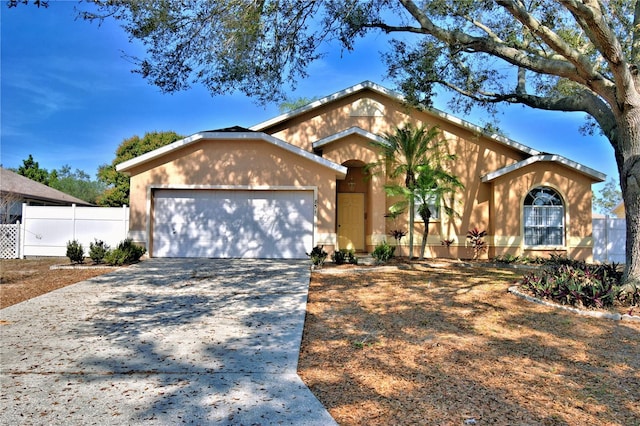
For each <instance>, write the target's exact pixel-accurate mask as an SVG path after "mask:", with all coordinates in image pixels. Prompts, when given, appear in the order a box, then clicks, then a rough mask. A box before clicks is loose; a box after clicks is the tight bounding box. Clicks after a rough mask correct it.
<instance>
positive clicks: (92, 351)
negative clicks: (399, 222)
mask: <svg viewBox="0 0 640 426" xmlns="http://www.w3.org/2000/svg"><path fill="white" fill-rule="evenodd" d="M308 285H309V267H308V262H304V261H276V260H220V259H215V260H214V259H150V260H147V261H144V262H142V263H140V264H138V265H134V266H132V267H129V268H127V269H122V270H119V271H116V272H113V273H110V274H106V275H102V276H100V277H96V278H93V279H91V280H88V281H85V282H82V283H78V284H76V285H73V286H69V287H66V288H64V289H61V290H58V291H55V292H52V293H49V294H47V295H44V296H41V297H38V298H36V299H32V300H30V301H27V302H23V303H20V304H18V305H14V306H12V307H9V308H6V309H4V310H2V311H0V319H1V320H2V324H3V325H1V326H0V332H1V333H2V334H1V340H2V346H1V349H0V357H1V362H2V375H1V378H0V380H1V386H2V396H1V397H0V403H1V404H0V409H1V414H0V420H1V421H2V423H3V424H24V423H33V424H92V423H96V424H135V423H145V424H176V423H194V424H203V423H215V424H247V425H251V424H309V425H312V424H318V425H326V424H335V422H334V421H333V419H332V418H331V417H330V415H329V414H328V412H327V411H326V410H325V409H324V407H322V405H321V404H320V403H319V402H318V400H317V399H316V398H315V397H314V396H313V394H312V393H311V392H310V391H309V390H308V388H307V387H306V386H305V385H304V384H303V383H302V381H301V380H300V378H299V377H298V375H297V373H296V368H297V362H298V352H299V348H300V341H301V338H302V330H303V325H304V317H305V308H306V300H307V292H308Z"/></svg>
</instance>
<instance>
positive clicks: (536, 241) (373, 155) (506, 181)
mask: <svg viewBox="0 0 640 426" xmlns="http://www.w3.org/2000/svg"><path fill="white" fill-rule="evenodd" d="M408 122H411V123H413V124H415V125H422V124H426V125H429V126H438V127H439V128H440V129H441V131H442V134H443V137H444V138H445V139H446V141H447V142H448V144H449V149H450V151H451V152H454V153H455V154H456V155H457V160H456V161H455V162H454V164H453V166H452V170H451V172H452V173H453V174H455V175H456V176H458V177H459V179H460V180H461V181H462V183H463V184H464V189H463V190H460V191H458V192H457V193H456V196H455V198H456V211H457V213H458V214H457V215H456V216H454V217H448V216H446V215H443V214H438V215H437V216H438V217H437V218H436V219H435V220H433V221H432V223H431V224H430V232H429V238H428V241H427V244H428V251H427V256H442V257H455V258H469V257H471V256H472V254H473V253H472V251H471V248H470V247H469V245H468V242H467V240H466V234H467V231H468V230H469V229H471V228H474V227H476V228H478V229H481V230H486V231H487V237H486V238H485V241H486V243H487V244H488V248H489V249H488V250H487V252H486V253H485V254H484V256H488V257H494V256H497V255H504V254H507V253H509V254H514V255H522V254H524V255H527V256H546V255H547V254H548V253H550V252H555V253H564V254H567V255H569V256H571V257H574V258H579V259H591V258H592V244H593V242H592V232H591V198H592V191H591V185H592V184H593V183H595V182H601V181H603V180H604V179H605V175H604V174H602V173H600V172H597V171H595V170H593V169H590V168H588V167H585V166H583V165H581V164H578V163H576V162H574V161H571V160H569V159H567V158H564V157H562V156H559V155H554V154H547V153H542V152H538V151H536V150H535V149H533V148H529V147H527V146H525V145H522V144H520V143H518V142H515V141H513V140H510V139H508V138H505V137H502V136H498V135H494V134H493V135H492V134H487V133H485V132H484V131H483V130H482V129H481V128H480V127H477V126H475V125H472V124H470V123H467V122H465V121H463V120H461V119H459V118H456V117H453V116H451V115H449V114H447V113H444V112H442V111H438V110H435V109H432V108H426V109H420V110H418V109H415V108H411V107H409V106H407V105H406V103H405V102H404V101H403V97H402V96H401V95H399V94H398V93H395V92H392V91H390V90H388V89H386V88H384V87H381V86H379V85H377V84H374V83H371V82H364V83H361V84H358V85H356V86H353V87H350V88H348V89H345V90H342V91H340V92H337V93H334V94H332V95H329V96H327V97H325V98H322V99H320V100H317V101H315V102H312V103H310V104H309V105H307V106H305V107H302V108H299V109H296V110H294V111H292V112H289V113H286V114H282V115H280V116H278V117H275V118H273V119H271V120H268V121H265V122H263V123H260V124H257V125H255V126H253V127H252V128H250V129H243V128H239V127H233V128H228V129H221V130H218V131H206V132H201V133H196V134H194V135H192V136H189V137H187V138H185V139H182V140H179V141H176V142H174V143H172V144H170V145H167V146H164V147H162V148H159V149H156V150H154V151H152V152H149V153H146V154H144V155H141V156H139V157H136V158H134V159H131V160H129V161H126V162H123V163H121V164H119V165H118V166H117V169H118V170H119V171H122V172H125V173H127V174H129V175H130V177H131V199H130V206H131V217H130V234H129V235H130V237H131V238H132V239H133V240H134V241H135V242H137V243H140V244H144V245H145V246H146V247H147V250H148V254H149V255H150V256H152V257H239V258H240V257H256V258H304V257H306V255H305V253H306V252H309V251H310V250H311V248H312V247H314V246H316V245H321V246H324V249H325V250H326V251H328V252H329V253H331V252H332V251H333V250H336V249H342V248H346V249H354V250H356V251H360V252H371V251H373V249H374V247H375V246H376V244H378V243H380V242H381V241H383V240H387V241H388V242H389V243H390V244H394V243H395V241H394V239H393V238H392V237H390V235H389V232H390V231H392V230H393V229H395V228H394V227H397V226H398V224H397V223H395V224H394V223H392V222H391V221H390V220H389V219H388V218H387V217H385V215H386V214H387V213H388V207H389V206H390V205H391V202H392V200H389V199H388V198H387V196H386V195H385V191H384V188H383V186H384V184H385V177H384V176H380V175H368V174H367V173H366V169H365V165H366V164H368V163H372V162H374V161H376V160H378V158H379V152H377V151H376V150H375V149H374V148H373V147H372V144H371V141H374V140H382V136H381V135H384V134H385V133H393V131H394V130H395V128H396V127H398V126H402V125H404V124H406V123H408ZM406 223H407V222H406V221H404V222H403V223H402V224H401V226H404V229H405V230H406V226H407V225H406ZM422 227H423V224H422V223H420V222H417V223H416V233H415V234H416V241H415V243H416V246H419V244H420V242H421V240H420V236H421V235H422ZM407 240H408V238H406V237H405V238H404V239H403V240H401V244H402V245H403V247H401V248H400V250H399V252H400V253H399V254H402V255H405V256H406V255H408V249H407V247H406V244H407ZM443 240H453V243H452V244H451V246H450V247H446V246H444V245H442V244H441V242H442V241H443ZM417 248H418V247H416V251H415V252H414V255H417V254H418V253H417Z"/></svg>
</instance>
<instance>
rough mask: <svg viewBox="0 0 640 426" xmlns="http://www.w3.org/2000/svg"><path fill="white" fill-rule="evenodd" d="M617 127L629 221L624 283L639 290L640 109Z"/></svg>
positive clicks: (623, 195)
mask: <svg viewBox="0 0 640 426" xmlns="http://www.w3.org/2000/svg"><path fill="white" fill-rule="evenodd" d="M617 127H618V129H619V135H618V140H617V141H615V142H617V143H613V145H614V148H615V151H616V161H617V164H618V171H619V173H620V187H621V189H622V198H623V200H624V207H625V215H626V220H627V245H626V266H625V270H624V276H623V283H624V284H626V285H627V289H628V290H631V289H633V288H634V287H635V288H640V108H631V109H630V111H629V112H627V113H626V114H623V115H622V116H621V117H620V118H619V119H618V126H617ZM612 142H614V141H612Z"/></svg>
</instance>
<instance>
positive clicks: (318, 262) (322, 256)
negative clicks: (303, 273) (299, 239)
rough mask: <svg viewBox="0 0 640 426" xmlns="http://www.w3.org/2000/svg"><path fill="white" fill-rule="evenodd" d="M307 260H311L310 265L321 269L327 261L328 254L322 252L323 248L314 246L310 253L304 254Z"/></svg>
mask: <svg viewBox="0 0 640 426" xmlns="http://www.w3.org/2000/svg"><path fill="white" fill-rule="evenodd" d="M306 254H307V256H309V258H311V263H312V264H313V266H317V267H322V265H324V261H325V260H326V259H327V256H328V255H329V253H327V252H326V251H324V246H315V247H314V248H313V249H312V250H311V253H306Z"/></svg>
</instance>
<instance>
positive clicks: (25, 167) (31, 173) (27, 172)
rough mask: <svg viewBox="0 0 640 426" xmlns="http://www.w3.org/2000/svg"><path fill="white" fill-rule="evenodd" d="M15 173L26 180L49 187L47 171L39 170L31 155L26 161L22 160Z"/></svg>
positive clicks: (38, 165)
mask: <svg viewBox="0 0 640 426" xmlns="http://www.w3.org/2000/svg"><path fill="white" fill-rule="evenodd" d="M16 172H17V173H18V174H19V175H22V176H24V177H26V178H29V179H31V180H34V181H36V182H40V183H42V184H44V185H49V171H48V170H47V169H41V168H40V164H39V163H38V162H37V161H35V160H34V159H33V155H31V154H29V157H28V158H27V159H26V160H22V165H21V166H20V167H18V170H16Z"/></svg>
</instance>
